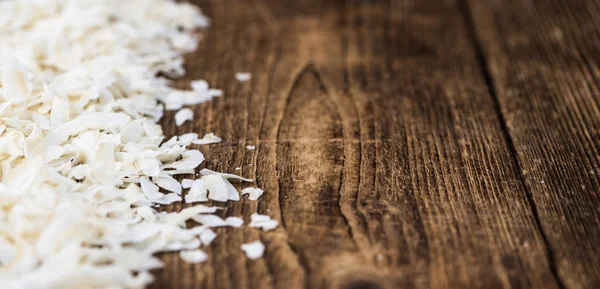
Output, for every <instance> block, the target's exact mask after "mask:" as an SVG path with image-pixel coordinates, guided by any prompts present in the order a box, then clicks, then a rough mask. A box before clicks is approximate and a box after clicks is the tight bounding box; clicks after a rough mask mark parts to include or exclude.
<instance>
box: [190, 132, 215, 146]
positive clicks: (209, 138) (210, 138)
mask: <svg viewBox="0 0 600 289" xmlns="http://www.w3.org/2000/svg"><path fill="white" fill-rule="evenodd" d="M221 141H222V139H221V138H220V137H218V136H216V135H215V134H214V133H212V132H211V133H207V134H205V135H204V137H203V138H201V139H198V140H195V141H193V142H192V143H193V144H199V145H204V144H211V143H220V142H221Z"/></svg>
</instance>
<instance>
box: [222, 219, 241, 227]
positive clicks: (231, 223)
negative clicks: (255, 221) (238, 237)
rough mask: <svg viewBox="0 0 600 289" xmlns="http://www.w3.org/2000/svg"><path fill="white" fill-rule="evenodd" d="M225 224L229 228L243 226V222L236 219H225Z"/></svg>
mask: <svg viewBox="0 0 600 289" xmlns="http://www.w3.org/2000/svg"><path fill="white" fill-rule="evenodd" d="M225 223H227V224H228V225H229V226H232V227H235V228H239V227H241V226H242V225H243V224H244V220H243V219H242V218H238V217H227V218H226V219H225Z"/></svg>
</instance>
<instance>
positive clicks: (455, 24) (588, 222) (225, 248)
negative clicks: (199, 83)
mask: <svg viewBox="0 0 600 289" xmlns="http://www.w3.org/2000/svg"><path fill="white" fill-rule="evenodd" d="M195 2H196V3H197V4H199V5H200V7H202V9H203V10H204V12H205V13H206V14H208V15H209V16H210V17H211V18H212V19H213V23H212V26H211V27H210V28H209V29H208V30H207V31H205V32H204V39H203V41H202V43H201V44H200V47H199V49H198V51H197V52H195V53H193V54H190V55H189V56H188V57H187V64H186V66H187V68H188V71H189V74H188V77H187V79H197V78H204V79H207V80H208V81H209V82H210V83H211V84H212V85H213V86H216V87H219V88H222V89H223V90H224V94H225V95H224V96H223V97H221V98H218V99H215V100H214V101H211V102H209V103H206V104H203V105H199V106H196V107H194V109H195V112H196V120H195V122H194V123H187V124H184V125H183V126H181V127H176V126H175V125H174V124H173V121H172V116H173V114H172V113H169V114H167V115H166V118H165V120H164V124H165V131H166V132H167V133H168V134H181V133H185V132H189V131H196V132H198V133H200V134H203V133H206V132H215V133H216V134H217V135H219V136H221V137H223V139H224V140H225V141H224V142H223V143H221V144H217V145H211V146H204V147H202V150H203V151H204V152H205V155H206V156H207V161H206V164H205V166H207V167H209V168H211V169H216V170H220V171H227V172H236V171H235V168H236V167H241V168H242V170H241V173H242V174H243V175H244V176H247V177H252V178H256V184H257V185H258V186H259V187H261V188H263V189H264V190H265V194H264V195H263V197H262V198H261V200H260V201H258V202H253V201H248V200H244V201H242V202H233V203H228V204H226V205H225V207H226V208H227V209H226V211H225V212H224V213H223V214H224V215H228V216H229V215H233V216H243V217H244V218H245V219H246V220H249V216H250V214H252V213H254V212H259V213H262V214H268V215H270V216H273V217H274V218H275V219H276V220H278V221H279V222H280V223H281V226H280V227H279V228H278V229H276V230H275V231H271V232H262V231H258V230H256V229H250V228H241V229H230V228H229V229H219V230H217V231H218V232H217V233H218V238H217V239H216V240H215V242H214V243H213V244H212V245H211V246H210V247H209V248H207V250H206V251H207V253H208V254H209V255H210V259H209V261H208V262H207V263H205V264H200V265H186V264H184V263H182V262H181V261H179V260H178V257H177V256H176V255H171V254H165V255H164V256H162V257H163V259H164V260H165V261H166V263H167V267H166V268H165V270H163V271H160V272H157V273H158V280H157V282H156V283H155V284H154V285H153V287H154V288H174V289H175V288H178V289H179V288H181V289H191V288H206V289H213V288H222V289H228V288H261V289H269V288H280V289H300V288H303V289H308V288H318V289H320V288H323V289H325V288H332V289H354V288H367V289H369V288H370V289H374V288H378V289H379V288H381V289H387V288H390V289H392V288H419V289H420V288H423V289H425V288H427V289H429V288H569V289H570V288H599V287H600V286H599V285H598V280H599V278H598V274H599V271H600V267H599V266H600V265H599V264H600V262H599V261H600V259H599V256H600V251H599V250H600V249H599V245H600V240H599V238H600V231H599V230H600V227H599V225H600V224H598V223H599V218H598V214H599V211H598V208H599V206H598V203H599V199H598V191H599V186H600V185H599V183H598V179H597V177H596V174H595V173H600V172H599V171H598V165H597V164H598V148H599V147H600V143H599V142H598V141H597V139H598V138H597V137H598V135H597V134H598V126H599V125H600V117H599V116H600V114H599V113H598V106H597V104H598V102H597V101H598V94H597V93H598V89H600V88H599V87H598V86H597V85H596V83H595V79H596V77H597V76H598V73H599V71H598V69H597V66H596V64H597V62H595V60H596V59H597V58H595V55H596V54H595V52H598V47H599V46H597V44H598V42H599V41H598V38H597V36H598V30H596V29H595V27H598V25H594V23H595V20H594V18H593V17H592V16H593V15H594V13H593V12H594V10H592V8H597V7H596V6H593V7H592V6H590V7H589V8H586V9H583V8H584V6H586V5H588V4H585V3H587V2H585V3H584V2H583V0H580V2H581V3H578V4H577V5H573V4H570V3H571V2H570V1H568V0H563V2H561V3H559V1H558V0H554V2H548V3H546V2H545V1H541V0H539V2H544V3H533V2H532V1H525V0H523V1H510V3H508V2H507V3H503V1H477V0H472V1H469V2H467V1H454V0H449V1H436V0H412V1H409V0H399V1H357V0H347V1H343V0H340V1H325V0H322V1H317V0H305V1H276V0H270V1H269V0H263V1H259V0H247V1H246V0H244V1H236V0H200V1H195ZM513 2H515V3H514V4H513ZM538 4H539V6H542V7H538ZM579 14H584V16H582V17H584V18H577V17H578V16H579ZM585 17H587V18H585ZM530 22H531V23H530ZM580 22H582V23H581V27H583V28H581V29H579V26H578V23H580ZM584 24H585V25H584ZM556 27H558V28H556ZM556 29H559V30H556ZM556 31H560V32H561V33H559V32H556ZM559 36H560V39H555V38H556V37H559ZM553 37H554V38H553ZM590 38H591V39H590ZM235 72H251V73H252V75H253V77H252V80H251V81H249V82H238V81H237V80H236V79H235V77H234V74H235ZM186 83H187V81H186V80H182V81H179V82H178V83H177V84H178V85H181V86H183V85H186ZM246 145H255V146H256V150H247V149H246V148H245V146H246ZM237 172H239V171H237ZM542 181H544V183H543V184H542V183H541V182H542ZM170 209H172V210H177V209H180V206H178V205H176V206H174V207H172V208H170ZM257 239H260V240H261V241H263V242H264V243H265V245H266V247H267V250H266V254H265V256H264V258H263V259H259V260H256V261H250V260H248V259H247V258H246V257H245V256H244V254H243V252H242V251H241V250H240V249H239V246H240V245H241V244H242V243H245V242H251V241H254V240H257Z"/></svg>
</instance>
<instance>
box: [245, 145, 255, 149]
mask: <svg viewBox="0 0 600 289" xmlns="http://www.w3.org/2000/svg"><path fill="white" fill-rule="evenodd" d="M246 149H249V150H255V149H256V146H251V145H247V146H246Z"/></svg>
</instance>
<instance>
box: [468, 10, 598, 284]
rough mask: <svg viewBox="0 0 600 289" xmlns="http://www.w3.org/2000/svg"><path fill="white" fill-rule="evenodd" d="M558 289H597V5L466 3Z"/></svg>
mask: <svg viewBox="0 0 600 289" xmlns="http://www.w3.org/2000/svg"><path fill="white" fill-rule="evenodd" d="M470 4H471V5H470V6H471V10H472V11H473V13H472V15H473V17H474V23H475V24H476V25H475V27H476V28H477V35H478V38H479V39H480V42H481V45H482V51H483V53H484V55H485V58H486V66H487V68H486V69H487V70H488V71H489V73H490V75H491V79H492V80H493V85H494V89H495V91H496V94H497V100H498V102H499V105H500V107H501V111H502V114H503V116H504V118H505V119H506V123H507V129H508V132H509V133H510V136H511V141H512V143H513V144H514V150H515V153H516V155H518V160H519V162H520V166H521V170H522V175H523V178H524V180H525V183H526V186H527V190H528V191H529V194H530V195H531V198H532V199H533V201H534V203H535V209H536V212H537V215H538V218H539V221H540V223H541V225H542V227H543V233H544V236H545V239H546V240H547V243H548V244H549V247H550V249H551V257H552V259H553V260H552V262H553V263H554V264H556V268H557V271H558V275H559V276H560V279H561V280H562V282H563V283H564V287H565V288H600V209H599V208H600V197H599V196H600V193H599V192H600V181H599V179H598V174H599V173H600V171H599V169H600V168H599V160H600V154H599V151H600V141H599V136H600V107H599V101H600V97H599V96H600V94H599V91H600V86H599V85H598V83H599V82H598V81H599V79H600V70H599V64H600V62H599V60H600V59H599V58H598V55H599V52H600V42H599V41H598V39H599V38H598V36H599V31H600V23H599V22H598V20H597V15H598V12H600V2H598V1H586V0H576V1H572V0H552V1H529V0H527V1H511V3H510V5H504V4H503V3H502V1H470Z"/></svg>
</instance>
